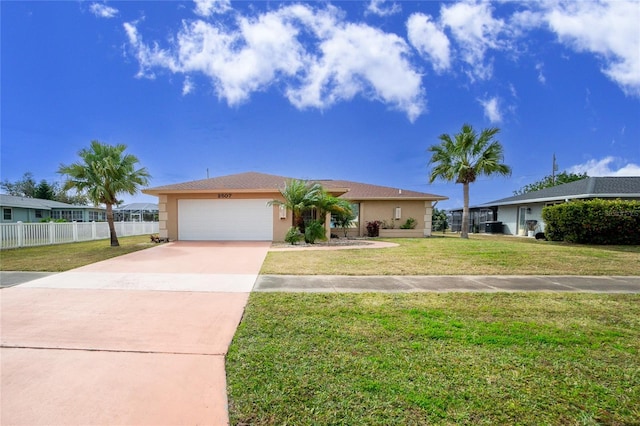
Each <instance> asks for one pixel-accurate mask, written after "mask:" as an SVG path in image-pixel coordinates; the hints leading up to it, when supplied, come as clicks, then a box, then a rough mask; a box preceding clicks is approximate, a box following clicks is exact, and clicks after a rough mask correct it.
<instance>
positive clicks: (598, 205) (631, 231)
mask: <svg viewBox="0 0 640 426" xmlns="http://www.w3.org/2000/svg"><path fill="white" fill-rule="evenodd" d="M542 218H543V219H544V222H545V236H546V237H547V239H548V240H551V241H566V242H569V243H580V244H611V245H613V244H619V245H638V244H640V202H638V201H625V200H600V199H595V200H586V201H582V200H579V201H572V202H569V203H564V204H557V205H555V206H547V207H545V208H543V209H542Z"/></svg>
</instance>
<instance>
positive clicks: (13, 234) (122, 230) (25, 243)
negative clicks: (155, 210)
mask: <svg viewBox="0 0 640 426" xmlns="http://www.w3.org/2000/svg"><path fill="white" fill-rule="evenodd" d="M115 226H116V235H118V237H129V236H132V235H145V234H157V233H158V229H159V227H158V222H116V223H115ZM105 238H109V224H108V223H107V222H69V223H64V222H63V223H60V222H48V223H22V222H18V223H2V224H0V249H7V248H17V247H33V246H43V245H47V244H62V243H74V242H77V241H90V240H101V239H105Z"/></svg>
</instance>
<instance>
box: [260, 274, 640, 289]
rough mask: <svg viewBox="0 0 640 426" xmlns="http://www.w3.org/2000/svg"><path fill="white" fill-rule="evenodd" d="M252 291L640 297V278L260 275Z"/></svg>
mask: <svg viewBox="0 0 640 426" xmlns="http://www.w3.org/2000/svg"><path fill="white" fill-rule="evenodd" d="M253 291H261V292H269V291H271V292H273V291H279V292H309V293H314V292H316V293H317V292H324V293H326V292H332V293H357V292H384V293H407V292H464V291H473V292H498V291H511V292H513V291H543V292H544V291H546V292H588V293H640V276H633V277H623V276H613V277H609V276H597V277H596V276H568V275H563V276H552V275H531V276H522V275H520V276H509V275H499V276H496V275H491V276H487V275H428V276H392V275H389V276H380V275H376V276H344V275H260V276H258V280H257V281H256V284H255V286H254V287H253Z"/></svg>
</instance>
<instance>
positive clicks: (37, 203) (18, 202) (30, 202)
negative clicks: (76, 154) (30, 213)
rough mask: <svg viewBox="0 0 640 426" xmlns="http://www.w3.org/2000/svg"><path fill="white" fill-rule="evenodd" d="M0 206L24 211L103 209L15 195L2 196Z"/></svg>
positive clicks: (0, 195)
mask: <svg viewBox="0 0 640 426" xmlns="http://www.w3.org/2000/svg"><path fill="white" fill-rule="evenodd" d="M0 206H3V207H16V208H24V209H36V210H51V209H69V208H73V209H102V207H91V206H75V205H72V204H67V203H61V202H60V201H53V200H43V199H40V198H29V197H18V196H15V195H6V194H0Z"/></svg>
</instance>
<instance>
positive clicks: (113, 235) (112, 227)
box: [107, 204, 120, 247]
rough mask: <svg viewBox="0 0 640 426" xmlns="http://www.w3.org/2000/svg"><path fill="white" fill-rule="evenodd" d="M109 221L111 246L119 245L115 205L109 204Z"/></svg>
mask: <svg viewBox="0 0 640 426" xmlns="http://www.w3.org/2000/svg"><path fill="white" fill-rule="evenodd" d="M107 223H108V224H109V236H110V237H111V247H119V246H120V242H119V241H118V236H117V235H116V226H115V224H114V223H113V205H111V204H107Z"/></svg>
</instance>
